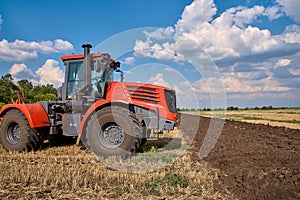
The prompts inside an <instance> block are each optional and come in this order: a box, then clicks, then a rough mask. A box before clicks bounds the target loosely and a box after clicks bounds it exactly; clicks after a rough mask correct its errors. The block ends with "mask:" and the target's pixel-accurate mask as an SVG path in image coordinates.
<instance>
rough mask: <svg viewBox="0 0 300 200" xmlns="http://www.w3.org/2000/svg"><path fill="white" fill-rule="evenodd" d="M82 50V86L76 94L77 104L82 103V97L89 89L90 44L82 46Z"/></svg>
mask: <svg viewBox="0 0 300 200" xmlns="http://www.w3.org/2000/svg"><path fill="white" fill-rule="evenodd" d="M82 48H83V49H84V62H83V65H84V66H83V67H84V70H83V71H84V85H83V86H82V87H81V88H80V89H79V90H78V92H76V100H77V101H78V102H80V101H82V96H83V95H85V93H86V91H87V89H88V88H89V87H91V82H92V81H91V71H92V70H91V66H90V64H91V57H90V49H91V48H92V45H91V44H83V45H82Z"/></svg>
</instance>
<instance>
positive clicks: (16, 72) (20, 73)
mask: <svg viewBox="0 0 300 200" xmlns="http://www.w3.org/2000/svg"><path fill="white" fill-rule="evenodd" d="M9 73H10V74H11V75H12V76H13V77H14V78H15V79H16V80H20V79H33V78H35V77H36V75H35V74H34V73H33V72H32V70H31V69H30V68H28V67H27V66H26V65H25V64H24V63H21V64H13V66H12V67H11V68H10V70H9Z"/></svg>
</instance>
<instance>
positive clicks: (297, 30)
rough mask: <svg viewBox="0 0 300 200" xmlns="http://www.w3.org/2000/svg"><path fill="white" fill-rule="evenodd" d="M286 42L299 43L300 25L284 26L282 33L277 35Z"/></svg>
mask: <svg viewBox="0 0 300 200" xmlns="http://www.w3.org/2000/svg"><path fill="white" fill-rule="evenodd" d="M279 38H280V39H282V40H283V41H285V42H286V43H291V44H293V43H294V44H297V43H298V44H300V26H298V25H290V26H287V27H286V28H285V31H284V33H283V34H282V35H281V36H280V37H279Z"/></svg>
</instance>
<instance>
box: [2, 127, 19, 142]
mask: <svg viewBox="0 0 300 200" xmlns="http://www.w3.org/2000/svg"><path fill="white" fill-rule="evenodd" d="M6 139H7V141H8V142H9V143H10V144H17V143H18V142H19V141H20V139H21V127H20V125H19V124H17V123H11V124H10V125H9V126H8V128H7V131H6Z"/></svg>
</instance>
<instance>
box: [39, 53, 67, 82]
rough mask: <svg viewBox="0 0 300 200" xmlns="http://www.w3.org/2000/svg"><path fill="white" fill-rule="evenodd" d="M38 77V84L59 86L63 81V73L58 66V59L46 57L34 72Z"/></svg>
mask: <svg viewBox="0 0 300 200" xmlns="http://www.w3.org/2000/svg"><path fill="white" fill-rule="evenodd" d="M35 73H36V74H37V75H38V76H39V77H40V81H39V83H40V84H53V85H54V86H59V85H61V83H62V82H63V79H64V73H63V71H62V69H61V68H60V67H59V66H58V61H56V60H52V59H48V60H46V62H45V64H44V65H43V66H41V67H40V68H39V69H38V70H37V71H36V72H35Z"/></svg>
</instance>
